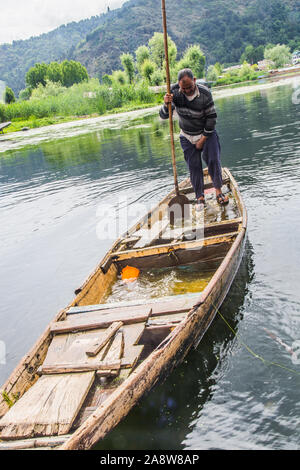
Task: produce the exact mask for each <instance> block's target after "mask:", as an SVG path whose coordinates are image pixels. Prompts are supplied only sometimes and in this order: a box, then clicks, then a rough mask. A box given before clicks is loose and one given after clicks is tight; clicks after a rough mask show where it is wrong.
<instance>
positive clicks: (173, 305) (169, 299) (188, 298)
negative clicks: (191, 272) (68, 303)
mask: <svg viewBox="0 0 300 470" xmlns="http://www.w3.org/2000/svg"><path fill="white" fill-rule="evenodd" d="M198 297H199V294H198V293H190V294H182V295H176V296H174V295H173V296H166V297H159V298H157V299H149V302H148V303H147V307H148V308H151V309H152V313H151V315H152V316H153V315H157V314H164V313H176V312H180V311H185V310H188V309H189V308H192V307H193V306H194V305H195V303H196V302H197V298H198ZM144 304H145V299H136V300H129V301H126V302H114V303H107V304H96V305H87V306H85V307H80V306H78V307H72V308H70V309H69V311H68V314H70V315H75V314H76V315H78V314H79V313H89V312H95V311H103V310H108V309H112V308H122V310H123V311H124V312H125V311H130V309H131V308H132V307H133V306H137V305H144Z"/></svg>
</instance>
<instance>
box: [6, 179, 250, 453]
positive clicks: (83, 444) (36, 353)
mask: <svg viewBox="0 0 300 470" xmlns="http://www.w3.org/2000/svg"><path fill="white" fill-rule="evenodd" d="M226 172H227V173H226V174H227V176H229V178H230V182H231V185H232V191H233V192H234V196H235V198H236V200H237V203H238V206H239V211H240V214H241V217H240V218H238V219H237V224H238V231H237V232H232V235H231V233H229V234H227V235H228V239H230V238H231V237H232V238H234V242H233V243H232V245H231V247H230V249H229V251H228V252H227V254H226V256H225V257H224V259H223V261H222V263H221V264H220V266H219V268H218V269H217V271H216V272H215V274H214V276H213V277H212V278H211V280H210V282H209V284H208V285H207V287H206V288H205V290H204V291H203V293H202V294H200V295H199V298H197V299H195V302H194V306H193V308H191V309H190V310H189V312H188V314H187V316H186V317H185V319H184V320H183V321H181V322H180V323H179V324H177V326H175V328H174V329H172V331H171V332H170V333H169V334H168V335H167V336H166V337H165V338H164V339H163V341H161V342H160V344H159V345H158V346H157V347H156V348H155V350H154V351H153V352H151V353H150V354H149V355H148V357H146V358H145V359H144V360H143V361H142V362H141V363H140V364H139V365H138V366H137V367H136V368H135V369H133V371H132V372H131V374H130V375H129V377H128V378H126V380H124V381H123V383H121V385H119V386H118V387H116V388H115V390H114V391H113V392H112V393H111V394H110V395H109V396H108V398H107V399H106V400H105V401H104V402H103V403H102V404H101V405H100V406H98V407H97V408H96V409H95V410H94V411H93V412H92V413H91V414H90V416H89V417H88V418H87V419H85V420H84V422H83V423H82V424H80V426H79V427H78V428H77V429H76V430H75V431H74V432H73V433H72V434H70V435H68V436H66V437H65V442H64V443H63V444H62V445H60V446H59V447H56V448H59V449H62V450H74V449H89V448H91V447H92V446H93V445H94V444H95V443H96V442H98V441H99V440H100V439H101V438H103V437H104V436H105V435H106V434H107V433H108V432H109V431H110V430H111V429H112V428H113V427H115V426H116V425H117V424H118V422H120V420H121V419H122V418H124V417H125V416H126V415H127V414H128V412H129V411H130V409H131V408H132V407H133V406H134V405H135V404H136V402H137V401H138V400H139V399H140V398H141V397H142V395H143V394H144V393H146V392H148V391H149V390H150V389H151V388H152V387H153V386H154V385H155V384H156V383H157V382H158V381H159V380H161V379H162V378H164V377H165V376H166V375H167V374H169V373H170V371H171V370H172V369H173V368H174V367H175V366H176V365H177V364H178V363H179V362H180V361H182V359H183V358H184V357H185V355H186V354H187V353H188V351H189V350H190V348H191V347H192V346H197V345H198V344H199V342H200V341H201V338H202V337H203V335H204V334H205V332H206V331H207V329H208V328H209V325H210V324H211V322H212V321H213V319H214V318H215V315H216V312H217V311H218V308H219V307H220V305H221V304H222V302H223V300H224V298H225V297H226V295H227V293H228V291H229V289H230V286H231V284H232V282H233V280H234V277H235V274H236V272H237V270H238V268H239V265H240V262H241V259H242V256H243V251H244V244H245V240H246V228H247V215H246V210H245V207H244V204H243V202H242V199H241V196H240V193H239V190H238V187H237V184H236V182H235V180H234V178H233V177H232V175H231V174H230V173H229V171H228V170H226ZM181 187H183V188H184V185H181ZM172 194H173V193H170V194H169V195H168V196H167V197H166V198H165V199H164V200H163V201H162V203H165V202H166V201H167V198H168V197H169V198H170V197H172ZM153 213H154V214H155V210H154V211H153V212H152V213H151V214H153ZM147 217H149V214H147V216H146V218H144V219H143V221H142V222H143V223H144V222H145V220H147ZM139 225H141V221H140V222H138V223H137V224H136V225H135V226H134V227H133V230H131V232H132V233H133V232H134V230H136V229H137V228H138V227H139ZM226 227H227V228H228V226H227V225H226ZM233 230H234V228H233ZM129 235H130V233H129ZM225 238H226V237H225ZM208 242H209V239H208ZM120 243H121V242H120V239H119V240H117V241H116V242H115V243H114V245H113V247H112V249H111V250H110V251H109V252H108V254H107V255H106V256H105V257H104V258H103V260H102V261H101V262H100V264H99V265H98V266H97V268H96V270H95V271H94V272H93V273H92V275H91V276H90V277H89V278H88V279H87V281H86V282H85V283H84V285H83V286H82V287H81V288H79V289H78V290H77V291H76V293H77V295H76V297H75V299H74V300H73V301H72V302H71V303H70V304H69V305H68V306H67V308H65V309H63V310H61V311H60V312H59V313H58V314H57V315H56V317H55V319H54V321H53V322H52V323H51V324H50V325H49V326H48V328H47V329H46V331H45V332H44V333H43V335H42V336H41V338H40V339H39V340H38V341H37V343H36V344H35V345H34V347H33V348H32V350H31V351H30V352H29V353H28V354H27V355H26V356H25V357H24V358H23V359H22V361H21V362H20V364H19V365H18V366H17V367H16V369H15V371H14V372H13V373H12V375H11V376H10V378H9V379H8V381H7V382H6V383H5V384H4V387H3V390H5V392H6V394H7V395H8V396H10V397H13V396H17V395H19V396H20V397H21V396H23V395H24V394H25V392H26V391H27V390H29V389H30V388H31V387H32V385H33V384H34V383H36V381H37V380H38V378H39V372H38V370H39V368H40V366H41V364H42V363H43V362H44V360H45V357H46V355H47V351H48V348H49V345H50V344H51V341H52V332H51V328H53V325H55V324H57V323H58V322H59V325H60V324H63V322H64V320H65V319H66V317H67V311H68V310H70V308H72V307H73V308H74V307H75V306H77V307H78V306H79V307H80V306H81V305H82V306H85V305H92V304H93V303H101V298H102V297H101V296H102V294H101V295H100V300H99V292H103V296H104V293H105V292H106V290H107V288H108V286H109V285H110V284H111V283H112V282H114V280H115V279H116V276H117V270H116V268H115V265H114V262H113V261H116V260H118V256H119V262H120V263H121V262H122V256H123V257H124V256H125V255H124V251H123V252H122V251H121V252H120ZM177 245H178V244H177ZM177 245H176V244H175V245H174V244H173V245H172V246H173V248H172V249H175V248H176V247H177V248H178V249H184V247H183V248H181V245H180V246H177ZM121 246H122V245H121ZM187 246H191V245H187ZM159 250H160V251H163V250H164V248H163V245H161V248H159ZM125 252H126V250H125ZM151 252H152V249H151V247H150V248H147V249H145V251H143V252H142V255H145V253H146V254H147V255H149V254H151ZM178 253H179V251H178ZM118 254H119V255H118ZM140 254H141V253H140V252H139V251H138V252H137V255H138V256H140ZM159 256H160V255H159ZM125 257H126V256H125ZM160 259H163V258H160ZM97 296H98V297H97ZM95 299H98V301H97V302H95ZM8 410H9V407H8V405H7V401H5V400H4V399H2V400H1V401H0V417H2V416H4V415H6V413H7V411H8ZM0 426H1V422H0ZM2 438H3V437H2ZM27 442H28V441H27ZM8 444H9V443H8ZM0 448H1V445H0Z"/></svg>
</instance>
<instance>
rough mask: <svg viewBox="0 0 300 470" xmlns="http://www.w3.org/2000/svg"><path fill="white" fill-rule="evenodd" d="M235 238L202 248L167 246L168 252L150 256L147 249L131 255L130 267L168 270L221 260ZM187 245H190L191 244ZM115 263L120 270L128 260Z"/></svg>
mask: <svg viewBox="0 0 300 470" xmlns="http://www.w3.org/2000/svg"><path fill="white" fill-rule="evenodd" d="M236 236H237V232H233V233H231V234H230V235H228V236H226V237H222V238H223V240H222V243H218V242H217V243H216V244H210V245H206V244H203V245H202V246H201V245H200V244H198V246H197V247H196V246H189V247H186V248H180V249H178V248H176V249H173V247H172V246H169V249H168V250H166V251H165V252H162V253H158V254H157V255H150V254H149V253H147V252H146V250H147V248H145V249H144V253H137V252H135V253H132V258H130V266H133V267H136V268H138V269H150V268H168V267H169V268H170V267H173V266H178V265H185V264H190V263H198V262H199V263H200V262H205V263H206V262H207V261H216V260H222V258H224V257H225V255H226V253H227V252H228V251H229V249H230V247H231V245H232V243H233V241H234V240H235V238H236ZM187 243H189V244H192V243H193V242H187ZM195 243H196V242H195ZM157 248H160V247H157ZM117 263H118V266H119V267H120V269H122V268H123V267H125V266H126V265H127V264H128V259H126V258H125V259H121V258H120V259H119V260H118V262H117Z"/></svg>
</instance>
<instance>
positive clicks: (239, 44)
mask: <svg viewBox="0 0 300 470" xmlns="http://www.w3.org/2000/svg"><path fill="white" fill-rule="evenodd" d="M166 7H167V17H168V32H169V34H170V36H171V38H172V39H173V40H174V41H175V43H176V45H177V48H178V53H179V54H181V53H182V52H183V51H184V49H185V48H186V47H187V46H189V45H191V44H194V43H197V44H199V45H200V46H201V48H202V50H203V51H204V52H205V55H206V57H207V61H208V63H215V62H216V61H220V62H221V63H233V62H238V61H239V59H240V57H241V54H242V52H243V51H244V49H245V46H246V45H247V44H249V43H250V44H252V45H254V46H258V45H260V44H263V45H265V44H267V43H274V44H277V43H285V44H288V43H289V42H290V41H291V40H293V39H294V38H295V37H298V39H300V2H299V0H210V1H209V2H208V1H199V0H166ZM155 31H162V22H161V0H130V1H128V2H127V3H125V4H124V5H123V7H122V8H121V9H119V11H118V14H117V15H116V16H115V17H114V18H111V20H109V21H106V22H105V23H103V24H102V25H100V26H99V27H98V28H96V29H95V30H94V31H93V32H92V33H89V34H88V35H87V37H86V40H85V42H84V43H82V44H81V45H80V46H78V47H77V48H76V49H75V51H74V58H75V59H76V60H79V61H80V62H82V63H83V64H84V65H85V66H86V67H87V69H88V71H89V72H90V73H91V74H93V75H98V76H101V75H102V74H103V73H105V72H111V70H112V69H115V68H119V67H120V61H119V55H120V52H131V53H133V52H134V51H135V49H136V48H137V47H138V46H140V45H141V44H146V43H147V41H148V40H149V38H150V37H151V36H152V34H153V33H154V32H155Z"/></svg>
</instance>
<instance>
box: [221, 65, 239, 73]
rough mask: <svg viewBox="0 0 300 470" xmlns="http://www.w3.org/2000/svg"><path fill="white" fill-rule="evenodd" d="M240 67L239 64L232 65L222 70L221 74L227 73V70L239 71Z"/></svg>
mask: <svg viewBox="0 0 300 470" xmlns="http://www.w3.org/2000/svg"><path fill="white" fill-rule="evenodd" d="M241 67H242V66H241V65H240V64H239V65H233V66H232V67H227V68H226V69H223V72H229V70H238V69H240V68H241Z"/></svg>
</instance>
